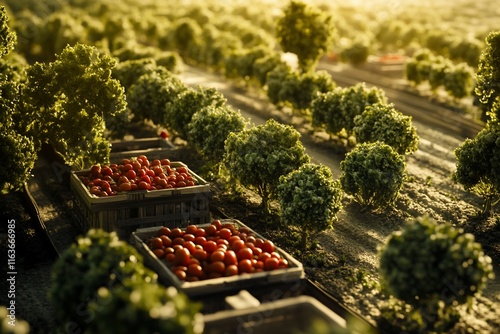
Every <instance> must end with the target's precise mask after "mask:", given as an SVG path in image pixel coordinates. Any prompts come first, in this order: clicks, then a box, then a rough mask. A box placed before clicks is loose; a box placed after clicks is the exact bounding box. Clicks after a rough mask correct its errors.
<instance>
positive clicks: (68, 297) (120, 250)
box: [49, 229, 157, 328]
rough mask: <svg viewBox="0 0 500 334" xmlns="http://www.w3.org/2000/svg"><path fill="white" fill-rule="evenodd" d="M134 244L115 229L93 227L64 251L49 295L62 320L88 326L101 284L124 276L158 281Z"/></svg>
mask: <svg viewBox="0 0 500 334" xmlns="http://www.w3.org/2000/svg"><path fill="white" fill-rule="evenodd" d="M141 259H142V258H141V256H140V255H139V254H138V253H137V251H136V250H135V248H133V247H132V246H130V245H129V244H127V243H126V242H124V241H121V240H119V239H118V236H117V235H116V233H114V232H112V233H107V232H104V231H102V230H95V229H92V230H90V231H89V232H88V233H87V234H86V236H85V237H81V238H79V239H78V241H77V243H74V244H72V245H71V247H70V248H69V249H68V250H67V251H65V252H64V253H63V254H62V255H61V257H60V258H59V259H58V260H57V262H56V263H55V265H54V268H53V270H52V276H51V287H50V290H49V297H50V299H51V301H52V302H53V303H54V307H55V309H56V313H57V315H58V316H59V317H60V320H61V323H66V322H68V321H71V322H74V323H75V324H77V325H78V326H80V327H81V328H85V327H86V326H87V325H88V324H89V323H90V322H91V321H92V317H91V313H89V311H88V303H89V302H91V301H95V300H96V299H97V298H98V296H97V291H98V290H99V288H101V287H108V288H109V287H113V286H115V285H121V284H122V282H123V281H124V280H125V279H130V280H132V281H137V282H155V281H156V276H157V275H156V274H155V273H153V272H151V271H150V270H149V269H146V268H145V267H144V266H143V265H142V262H141Z"/></svg>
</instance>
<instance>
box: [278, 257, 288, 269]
mask: <svg viewBox="0 0 500 334" xmlns="http://www.w3.org/2000/svg"><path fill="white" fill-rule="evenodd" d="M278 267H279V268H288V261H287V260H286V259H280V262H279V265H278Z"/></svg>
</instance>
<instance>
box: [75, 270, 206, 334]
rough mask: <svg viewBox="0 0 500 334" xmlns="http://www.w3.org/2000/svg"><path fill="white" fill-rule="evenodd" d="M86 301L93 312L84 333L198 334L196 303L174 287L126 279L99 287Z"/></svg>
mask: <svg viewBox="0 0 500 334" xmlns="http://www.w3.org/2000/svg"><path fill="white" fill-rule="evenodd" d="M97 294H98V297H97V298H96V300H94V301H92V303H91V304H90V305H89V312H91V314H95V319H94V320H93V321H92V322H90V325H89V326H88V328H87V329H86V331H85V333H87V334H94V333H108V334H122V333H130V332H134V333H179V334H201V333H202V332H203V330H202V329H203V325H202V319H201V314H200V313H198V311H199V309H200V306H201V305H200V304H197V303H194V302H192V301H190V300H189V299H188V298H187V296H186V295H185V294H183V293H182V292H178V291H177V290H176V289H175V287H173V286H170V287H168V288H165V287H163V286H160V285H157V284H150V283H144V282H130V281H129V280H126V281H125V282H124V284H123V285H120V286H117V287H114V288H111V289H110V288H107V287H103V288H100V289H99V290H98V292H97Z"/></svg>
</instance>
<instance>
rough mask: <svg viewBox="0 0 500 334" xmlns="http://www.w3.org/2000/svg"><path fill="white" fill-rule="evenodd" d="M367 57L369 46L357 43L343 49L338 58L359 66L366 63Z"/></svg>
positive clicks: (361, 42)
mask: <svg viewBox="0 0 500 334" xmlns="http://www.w3.org/2000/svg"><path fill="white" fill-rule="evenodd" d="M369 55H370V45H369V44H368V42H366V41H357V42H353V43H352V44H351V45H349V46H348V47H346V48H344V49H343V50H342V52H341V53H340V58H341V59H342V61H344V62H346V63H349V64H353V65H359V64H364V63H366V60H367V59H368V56H369Z"/></svg>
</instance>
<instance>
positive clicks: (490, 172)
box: [453, 122, 500, 215]
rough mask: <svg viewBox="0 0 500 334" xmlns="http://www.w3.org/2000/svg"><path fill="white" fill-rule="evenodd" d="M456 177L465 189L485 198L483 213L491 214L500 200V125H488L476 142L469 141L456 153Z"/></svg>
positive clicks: (494, 123) (475, 139) (490, 123)
mask: <svg viewBox="0 0 500 334" xmlns="http://www.w3.org/2000/svg"><path fill="white" fill-rule="evenodd" d="M454 153H455V157H456V159H457V163H456V167H457V169H456V171H455V173H454V174H453V178H454V179H455V180H456V181H457V182H458V183H460V184H461V185H462V186H463V187H464V188H465V190H467V191H473V192H475V193H477V194H478V195H480V196H481V197H482V198H483V199H484V201H485V202H484V208H483V214H487V215H489V214H491V211H492V207H493V206H494V205H495V204H496V203H498V201H499V200H500V125H499V124H498V123H496V122H488V124H487V125H486V127H485V128H484V129H483V130H481V132H479V133H478V134H477V136H476V137H475V138H473V139H466V140H465V141H464V142H463V143H462V144H461V145H460V146H459V147H458V148H457V149H456V150H455V152H454Z"/></svg>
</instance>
